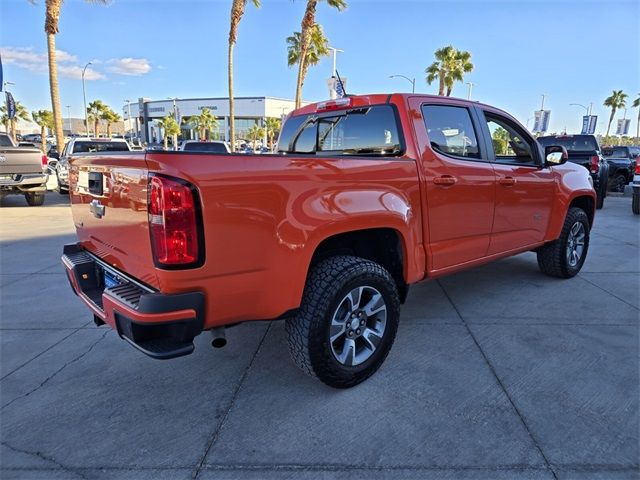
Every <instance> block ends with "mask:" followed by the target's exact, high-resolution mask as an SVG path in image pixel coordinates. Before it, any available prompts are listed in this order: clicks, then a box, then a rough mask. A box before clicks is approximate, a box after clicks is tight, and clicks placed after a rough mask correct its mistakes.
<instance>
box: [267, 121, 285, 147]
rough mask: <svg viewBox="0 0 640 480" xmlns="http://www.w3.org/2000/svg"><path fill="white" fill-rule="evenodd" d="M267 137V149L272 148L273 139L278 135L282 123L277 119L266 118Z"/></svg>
mask: <svg viewBox="0 0 640 480" xmlns="http://www.w3.org/2000/svg"><path fill="white" fill-rule="evenodd" d="M266 123H267V137H269V148H273V139H274V137H275V136H276V135H277V134H279V133H280V128H282V121H281V120H280V119H279V118H274V117H271V118H267V122H266Z"/></svg>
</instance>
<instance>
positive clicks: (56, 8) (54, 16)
mask: <svg viewBox="0 0 640 480" xmlns="http://www.w3.org/2000/svg"><path fill="white" fill-rule="evenodd" d="M30 1H31V2H32V3H36V2H37V0H30ZM63 1H64V0H45V7H46V13H45V20H44V31H45V33H46V34H47V55H48V59H49V88H50V90H51V108H52V109H53V118H54V122H55V133H56V144H57V145H63V146H64V132H63V130H62V107H61V106H60V91H59V88H58V66H57V63H56V35H57V34H58V32H59V29H58V24H59V21H60V10H61V8H62V3H63ZM87 1H89V2H91V3H102V4H106V3H108V1H109V0H87ZM59 148H62V147H59ZM60 151H62V150H60Z"/></svg>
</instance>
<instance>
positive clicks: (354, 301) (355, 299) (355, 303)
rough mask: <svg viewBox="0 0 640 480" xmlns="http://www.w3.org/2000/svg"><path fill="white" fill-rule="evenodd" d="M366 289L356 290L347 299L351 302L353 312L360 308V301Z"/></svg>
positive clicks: (359, 288)
mask: <svg viewBox="0 0 640 480" xmlns="http://www.w3.org/2000/svg"><path fill="white" fill-rule="evenodd" d="M363 289H364V287H358V288H354V289H353V290H351V291H350V292H349V295H347V298H348V299H349V301H350V302H351V310H355V309H356V308H358V307H359V306H360V299H361V298H362V290H363Z"/></svg>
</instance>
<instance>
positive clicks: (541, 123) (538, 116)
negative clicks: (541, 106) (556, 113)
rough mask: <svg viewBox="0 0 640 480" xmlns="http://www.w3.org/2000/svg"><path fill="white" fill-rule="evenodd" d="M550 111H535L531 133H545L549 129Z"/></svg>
mask: <svg viewBox="0 0 640 480" xmlns="http://www.w3.org/2000/svg"><path fill="white" fill-rule="evenodd" d="M550 117H551V110H536V111H535V112H534V120H533V130H532V132H533V133H545V132H546V131H547V130H548V129H549V118H550Z"/></svg>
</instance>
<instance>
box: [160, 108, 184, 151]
mask: <svg viewBox="0 0 640 480" xmlns="http://www.w3.org/2000/svg"><path fill="white" fill-rule="evenodd" d="M158 127H160V128H161V129H162V142H163V146H164V149H165V150H169V141H168V140H169V136H171V137H172V141H173V148H174V149H175V150H177V149H178V134H179V133H180V125H178V122H176V119H175V117H174V116H173V115H171V114H169V115H167V116H166V117H164V118H163V119H162V120H158Z"/></svg>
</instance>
